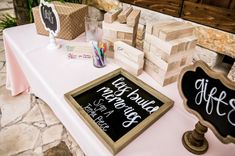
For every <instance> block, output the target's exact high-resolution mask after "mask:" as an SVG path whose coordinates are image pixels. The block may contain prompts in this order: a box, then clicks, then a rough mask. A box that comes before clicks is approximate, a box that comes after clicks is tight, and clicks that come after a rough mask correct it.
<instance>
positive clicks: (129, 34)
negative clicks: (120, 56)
mask: <svg viewBox="0 0 235 156" xmlns="http://www.w3.org/2000/svg"><path fill="white" fill-rule="evenodd" d="M124 39H125V40H131V41H132V40H133V33H125V35H124Z"/></svg>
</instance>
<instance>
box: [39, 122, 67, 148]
mask: <svg viewBox="0 0 235 156" xmlns="http://www.w3.org/2000/svg"><path fill="white" fill-rule="evenodd" d="M62 133H63V126H62V125H61V124H59V125H54V126H51V127H49V128H47V129H46V130H45V131H44V132H43V133H42V143H43V145H45V144H48V143H51V142H53V141H55V140H61V138H62Z"/></svg>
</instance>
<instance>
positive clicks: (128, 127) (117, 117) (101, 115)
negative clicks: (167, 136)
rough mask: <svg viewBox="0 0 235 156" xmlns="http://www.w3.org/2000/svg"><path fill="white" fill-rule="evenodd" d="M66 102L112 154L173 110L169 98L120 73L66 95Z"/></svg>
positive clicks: (124, 73) (119, 71) (113, 73)
mask: <svg viewBox="0 0 235 156" xmlns="http://www.w3.org/2000/svg"><path fill="white" fill-rule="evenodd" d="M65 98H66V99H67V100H68V102H69V103H72V105H73V106H75V107H76V109H77V110H79V111H78V114H79V115H80V116H81V117H82V118H83V119H84V120H85V122H86V123H87V124H88V126H89V127H91V128H92V130H93V131H94V132H95V133H96V134H97V135H98V137H99V138H101V140H102V141H103V142H104V143H105V144H106V145H107V147H108V148H109V149H110V150H111V151H112V153H117V152H118V151H120V150H121V149H122V148H123V147H124V146H125V145H126V144H128V143H129V142H130V141H131V140H133V139H134V138H135V137H136V136H137V135H139V134H140V133H141V132H142V131H143V130H144V129H146V128H147V127H148V126H150V125H151V124H152V123H153V122H155V121H156V120H157V119H158V118H160V116H162V115H163V114H164V113H165V112H166V111H167V110H168V109H170V108H171V107H172V106H173V101H171V100H170V99H169V98H167V97H165V96H164V95H162V94H160V93H159V92H157V91H156V90H154V89H153V88H151V87H150V86H148V85H146V84H145V83H143V82H142V81H140V80H138V79H137V78H135V77H134V76H132V75H130V74H129V73H127V72H126V71H124V70H122V69H118V70H116V71H114V72H112V73H110V74H108V75H105V76H103V77H101V78H99V79H97V80H95V81H93V82H91V83H89V84H86V85H85V86H82V87H80V88H78V89H75V90H74V91H72V92H70V93H67V94H65Z"/></svg>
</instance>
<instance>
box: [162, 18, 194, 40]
mask: <svg viewBox="0 0 235 156" xmlns="http://www.w3.org/2000/svg"><path fill="white" fill-rule="evenodd" d="M178 23H180V24H178V25H177V24H173V25H172V24H171V25H168V26H165V27H163V28H161V29H160V31H159V36H158V37H159V38H160V39H162V40H165V41H171V40H174V39H178V38H183V37H187V36H192V35H193V30H194V26H192V25H191V24H188V23H182V22H178Z"/></svg>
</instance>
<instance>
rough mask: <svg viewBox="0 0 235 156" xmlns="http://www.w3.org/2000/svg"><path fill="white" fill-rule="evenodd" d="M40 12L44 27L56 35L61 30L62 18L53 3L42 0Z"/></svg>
mask: <svg viewBox="0 0 235 156" xmlns="http://www.w3.org/2000/svg"><path fill="white" fill-rule="evenodd" d="M39 13H40V18H41V21H42V23H43V25H44V28H45V29H46V30H47V31H49V32H50V33H52V34H53V35H54V36H57V34H58V33H59V31H60V18H59V15H58V13H57V11H56V9H55V6H54V5H53V4H52V3H48V2H45V1H44V0H41V2H40V4H39Z"/></svg>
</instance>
